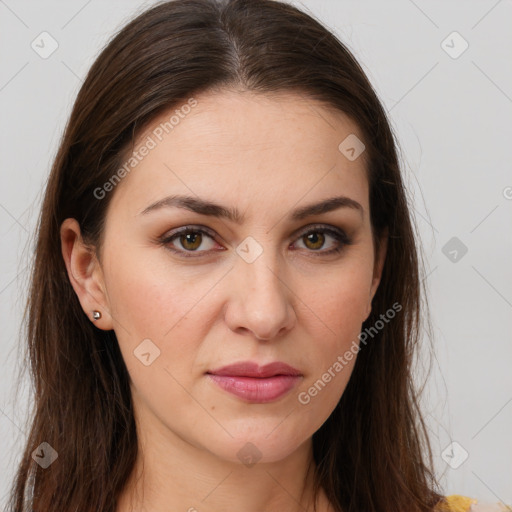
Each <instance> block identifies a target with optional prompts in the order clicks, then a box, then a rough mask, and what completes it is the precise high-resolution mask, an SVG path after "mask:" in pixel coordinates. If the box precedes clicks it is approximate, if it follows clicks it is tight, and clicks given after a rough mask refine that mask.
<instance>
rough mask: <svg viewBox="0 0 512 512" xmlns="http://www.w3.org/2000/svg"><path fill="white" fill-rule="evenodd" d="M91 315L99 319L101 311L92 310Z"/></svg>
mask: <svg viewBox="0 0 512 512" xmlns="http://www.w3.org/2000/svg"><path fill="white" fill-rule="evenodd" d="M92 317H93V318H94V320H99V319H100V318H101V313H100V312H99V311H93V312H92Z"/></svg>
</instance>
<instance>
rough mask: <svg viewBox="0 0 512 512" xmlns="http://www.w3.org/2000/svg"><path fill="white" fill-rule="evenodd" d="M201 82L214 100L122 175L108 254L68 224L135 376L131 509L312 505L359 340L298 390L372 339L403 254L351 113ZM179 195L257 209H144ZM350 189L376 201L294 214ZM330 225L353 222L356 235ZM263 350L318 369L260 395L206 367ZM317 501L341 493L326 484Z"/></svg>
mask: <svg viewBox="0 0 512 512" xmlns="http://www.w3.org/2000/svg"><path fill="white" fill-rule="evenodd" d="M194 97H195V99H196V100H197V102H198V103H197V106H195V107H194V108H193V109H192V111H191V112H190V113H189V114H188V115H187V116H185V117H184V118H183V119H180V122H179V124H177V125H176V126H175V127H174V129H173V130H172V131H171V132H170V133H169V134H167V135H165V137H164V138H163V139H162V140H161V141H157V142H158V144H157V145H156V147H155V148H153V149H151V151H149V153H148V154H147V156H145V157H144V158H143V159H142V161H141V162H140V163H138V165H137V166H136V167H135V168H134V169H133V170H132V171H131V172H130V173H129V174H128V175H126V176H125V177H124V178H123V179H122V181H121V182H120V183H119V184H118V185H117V186H116V187H115V189H114V190H113V191H111V192H109V193H110V194H113V196H112V198H111V203H110V205H109V208H108V211H107V217H106V224H105V232H104V240H103V246H102V248H101V252H100V253H99V255H98V254H95V253H94V252H92V251H89V250H87V247H86V246H85V244H84V243H83V241H82V239H81V237H80V227H79V225H78V223H77V222H76V221H75V220H74V219H66V221H65V222H64V223H63V224H62V227H61V241H62V254H63V258H64V260H65V263H66V267H67V270H68V275H69V279H70V281H71V284H72V286H73V288H74V290H75V292H76V294H77V296H78V298H79V300H80V303H81V305H82V307H83V310H84V312H85V314H87V316H88V317H89V318H90V319H91V321H94V320H93V319H92V312H93V311H94V310H97V311H100V312H101V315H102V316H101V318H100V319H99V320H97V321H94V323H95V325H96V326H97V327H98V328H99V329H104V330H111V329H113V330H114V331H115V334H116V337H117V339H118V342H119V346H120V348H121V352H122V354H123V358H124V360H125V362H126V366H127V368H128V371H129V374H130V378H131V391H132V397H133V402H134V409H135V419H136V423H137V429H138V436H139V447H140V450H139V458H138V461H137V464H136V467H135V468H134V470H133V473H132V477H131V479H130V482H129V484H128V485H127V486H126V487H125V489H124V491H123V493H122V495H121V496H120V499H119V502H118V506H117V510H116V512H129V511H131V510H134V511H135V510H144V511H148V512H164V511H165V512H168V511H169V510H176V511H193V510H196V511H198V512H203V511H205V512H206V511H220V510H222V511H227V510H233V511H234V510H243V511H244V512H261V511H262V510H265V511H266V512H274V511H282V510H286V511H290V512H295V511H297V512H299V511H301V512H303V511H304V510H308V511H310V510H313V503H312V497H311V484H312V479H311V474H307V467H308V463H309V462H310V461H311V460H312V436H313V434H314V432H315V431H317V430H318V428H319V427H320V426H321V425H322V424H323V423H324V422H325V420H326V419H327V418H328V417H329V415H330V414H331V412H332V411H333V409H334V408H335V406H336V404H337V402H338V401H339V399H340V397H341V395H342V394H343V391H344V389H345V387H346V385H347V382H348V380H349V377H350V374H351V371H352V369H353V366H354V364H355V361H356V357H354V358H353V359H352V360H351V361H347V364H346V365H345V366H344V368H343V370H342V371H340V372H339V373H337V374H336V376H335V377H334V378H332V380H331V381H330V382H329V383H328V384H327V386H326V387H325V389H323V390H322V391H321V392H319V393H318V394H317V395H316V396H314V397H312V398H311V401H310V402H309V403H308V404H306V405H304V404H301V403H300V402H299V401H298V395H299V393H300V392H305V391H306V392H307V390H308V389H309V388H311V386H312V385H313V384H314V383H315V381H317V380H318V379H319V378H320V377H321V375H322V373H324V372H325V371H326V370H327V369H328V368H329V367H332V365H333V363H334V362H335V361H336V360H337V357H338V356H340V355H343V354H344V353H345V352H346V351H347V350H348V349H349V348H350V346H351V344H352V343H353V341H354V340H355V341H358V338H357V335H358V334H359V333H360V331H361V326H362V322H363V321H364V320H365V319H366V318H367V317H368V315H369V313H370V311H371V302H372V299H373V297H374V295H375V292H376V290H377V287H378V285H379V282H380V278H381V274H382V268H383V264H384V261H385V254H386V240H387V239H386V238H385V237H384V238H383V239H382V250H381V252H380V254H375V250H374V246H373V241H372V231H371V224H370V215H369V213H370V210H369V191H368V181H367V177H366V171H365V168H364V162H363V158H357V159H356V160H354V161H350V160H349V159H347V158H346V157H345V156H344V155H343V154H342V153H341V152H340V150H339V149H338V145H339V144H340V142H341V141H342V140H344V139H345V137H347V136H348V135H349V134H356V135H357V136H358V137H359V138H361V139H362V135H361V133H360V131H359V129H358V127H357V125H355V124H354V123H353V122H352V121H350V120H349V118H348V117H346V116H344V115H342V114H341V113H338V112H336V113H334V112H333V109H328V108H326V107H325V106H323V105H322V104H320V103H317V102H316V101H314V100H308V101H305V99H304V97H302V96H296V95H294V94H291V93H281V94H275V95H272V96H269V95H267V96H264V95H262V94H256V93H252V92H239V91H221V92H217V93H209V94H203V95H196V96H194ZM175 108H176V107H175ZM173 110H174V109H171V111H170V112H171V113H172V111H173ZM169 115H170V114H169V113H166V114H164V115H162V116H161V117H160V118H158V119H156V120H155V121H154V122H153V123H152V124H151V126H150V127H149V128H148V129H147V131H146V133H145V134H143V135H142V136H141V137H140V139H139V141H141V142H142V141H143V140H145V139H146V137H147V135H148V134H151V133H152V129H153V128H154V127H156V126H158V125H159V123H160V122H162V121H163V120H167V119H168V118H169ZM153 138H155V137H153ZM155 140H157V139H156V138H155ZM177 194H180V195H188V196H192V197H194V198H201V199H203V200H208V201H213V202H215V203H218V204H221V205H223V206H225V207H228V208H236V209H237V210H238V211H239V213H240V214H241V215H243V216H244V221H243V222H242V223H240V224H237V223H236V222H234V221H232V220H229V219H227V218H219V217H214V216H209V215H205V214H199V213H196V212H192V211H189V210H186V209H183V208H177V207H161V208H155V209H153V210H152V211H149V212H147V213H142V212H143V211H144V210H145V209H146V208H147V207H148V206H149V205H151V204H153V203H155V202H156V201H159V200H161V199H163V198H165V197H167V196H170V195H177ZM335 196H345V197H348V198H350V199H352V200H353V201H355V202H357V203H359V205H360V206H361V209H359V208H355V207H348V206H343V207H339V208H337V209H335V210H332V211H329V212H324V213H316V214H315V215H312V216H308V217H307V218H303V219H300V220H293V219H292V218H291V214H292V212H294V211H295V210H296V209H299V208H301V207H304V206H307V205H310V204H313V203H318V202H321V201H323V200H326V199H329V198H332V197H335ZM96 200H97V199H95V198H92V197H91V201H96ZM313 225H314V229H311V227H312V226H313ZM183 226H193V227H191V231H193V232H194V233H195V234H196V238H195V239H193V240H192V241H188V242H187V239H186V237H184V236H181V237H180V236H179V235H178V236H176V237H175V238H174V239H173V240H172V241H167V242H166V244H161V243H158V239H159V238H162V237H164V235H166V236H167V235H169V234H171V231H173V230H175V229H176V228H180V227H183ZM198 227H205V228H208V229H209V234H199V235H198V234H197V228H198ZM193 228H196V231H194V229H193ZM325 228H331V229H335V230H336V229H337V230H342V231H343V232H345V233H346V235H348V237H349V239H350V240H351V243H350V244H348V245H345V244H344V243H343V242H339V241H338V240H337V239H336V238H335V237H333V236H332V234H330V233H329V232H325V231H322V229H325ZM310 231H313V232H314V233H316V235H317V236H316V238H315V237H310V239H308V237H307V236H306V235H307V234H308V233H310ZM247 237H252V239H254V240H255V241H256V243H257V244H259V245H258V247H260V248H261V250H262V253H261V254H260V255H259V256H258V257H257V258H256V259H255V260H254V261H252V262H250V263H249V262H248V261H246V259H244V258H243V257H241V256H240V255H239V253H237V251H236V249H237V247H239V246H240V244H241V243H242V242H243V241H244V240H245V239H246V238H247ZM170 247H172V248H173V249H175V250H176V251H178V252H172V251H171V250H170V249H169V248H170ZM254 247H256V246H252V249H251V250H254ZM336 247H340V248H341V251H340V252H339V253H334V254H326V252H327V251H329V250H330V249H333V248H336ZM186 254H192V256H191V257H188V258H187V257H186ZM145 339H150V340H151V342H152V343H153V344H154V345H155V346H156V347H158V349H159V350H160V355H159V356H158V357H157V358H156V359H154V360H153V362H152V363H151V364H149V365H147V366H146V365H145V364H143V363H142V362H141V361H140V359H139V358H137V357H136V356H135V355H134V350H135V349H136V348H137V347H138V346H139V345H140V344H141V342H142V341H143V340H145ZM362 350H364V348H362ZM247 360H252V361H257V362H258V363H260V364H262V365H263V364H266V363H268V362H272V361H283V362H285V363H287V364H290V365H291V366H293V367H295V368H297V369H299V370H300V372H301V374H302V377H301V380H300V383H299V384H298V387H297V388H296V389H293V390H292V391H291V392H289V393H287V394H286V395H285V396H283V397H281V398H279V399H278V400H276V401H274V402H270V403H256V404H255V403H247V402H245V401H244V400H242V399H240V398H238V397H236V396H234V395H232V394H230V393H228V392H226V391H225V390H224V389H221V388H219V387H218V386H217V385H216V384H214V383H212V382H211V380H210V379H209V378H208V377H207V375H206V372H207V371H208V370H210V369H213V368H218V367H220V366H224V365H227V364H231V363H234V362H238V361H247ZM248 442H250V443H252V445H254V446H255V447H257V450H258V453H259V455H258V457H261V458H260V459H259V460H258V461H257V463H256V464H255V465H252V466H251V467H249V466H247V465H245V464H243V463H242V461H241V460H240V458H239V456H238V455H237V454H238V453H239V451H240V450H241V449H242V448H243V447H244V446H247V443H248ZM252 445H251V446H252ZM246 450H247V448H246ZM142 465H144V470H143V471H142ZM141 475H142V477H141ZM304 480H306V485H305V487H304ZM301 495H302V497H301ZM142 496H143V499H142ZM316 506H317V510H318V511H319V512H328V511H330V510H332V508H331V506H330V504H329V502H328V500H327V498H326V497H325V494H324V493H323V492H322V494H321V495H320V499H319V500H318V501H317V503H316Z"/></svg>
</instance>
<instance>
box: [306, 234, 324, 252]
mask: <svg viewBox="0 0 512 512" xmlns="http://www.w3.org/2000/svg"><path fill="white" fill-rule="evenodd" d="M302 239H303V240H304V243H305V245H306V246H307V247H308V248H309V249H313V250H318V249H321V248H322V246H323V245H324V243H325V236H324V235H321V234H319V232H318V231H314V232H312V233H309V234H307V235H304V236H303V237H302ZM308 244H311V245H308Z"/></svg>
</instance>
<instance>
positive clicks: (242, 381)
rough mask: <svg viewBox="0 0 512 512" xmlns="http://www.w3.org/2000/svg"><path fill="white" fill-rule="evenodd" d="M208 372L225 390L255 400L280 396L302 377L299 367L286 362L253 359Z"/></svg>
mask: <svg viewBox="0 0 512 512" xmlns="http://www.w3.org/2000/svg"><path fill="white" fill-rule="evenodd" d="M207 375H208V376H209V377H210V378H211V379H212V380H213V382H215V383H216V384H217V385H218V386H220V387H221V388H222V389H224V390H225V391H228V392H229V393H232V394H233V395H235V396H237V397H239V398H242V399H244V400H246V401H248V402H253V403H266V402H272V401H274V400H277V399H278V398H280V397H281V396H283V395H285V394H286V393H288V391H290V390H291V389H292V388H293V387H294V386H295V385H296V384H297V383H298V382H299V381H300V379H301V378H302V374H301V373H300V371H299V370H297V369H296V368H293V367H291V366H289V365H287V364H285V363H281V362H275V363H270V364H267V365H265V366H259V365H258V364H257V363H253V362H251V361H247V362H241V363H235V364H232V365H228V366H224V367H222V368H218V369H217V370H212V371H209V372H207Z"/></svg>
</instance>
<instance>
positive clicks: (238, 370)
mask: <svg viewBox="0 0 512 512" xmlns="http://www.w3.org/2000/svg"><path fill="white" fill-rule="evenodd" d="M207 373H210V374H213V375H225V376H232V377H259V378H265V377H274V376H276V375H302V374H301V372H300V371H299V370H297V369H296V368H293V366H290V365H288V364H286V363H282V362H280V361H276V362H273V363H269V364H266V365H265V366H260V365H259V364H258V363H255V362H253V361H242V362H239V363H234V364H229V365H227V366H223V367H222V368H217V369H216V370H209V371H208V372H207Z"/></svg>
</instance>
